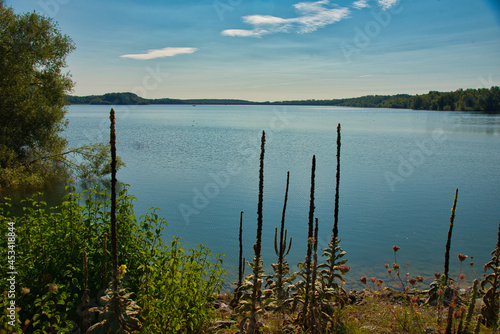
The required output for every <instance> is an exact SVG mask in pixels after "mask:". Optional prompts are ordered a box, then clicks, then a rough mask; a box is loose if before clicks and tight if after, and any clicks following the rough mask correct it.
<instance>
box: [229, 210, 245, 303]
mask: <svg viewBox="0 0 500 334" xmlns="http://www.w3.org/2000/svg"><path fill="white" fill-rule="evenodd" d="M243 213H244V212H243V211H241V212H240V232H239V242H240V245H239V246H240V253H239V263H238V283H236V289H235V290H234V297H233V299H232V300H231V306H233V308H234V307H236V306H237V305H238V303H239V301H240V298H241V294H242V291H241V286H242V284H243V277H244V275H245V258H244V257H243Z"/></svg>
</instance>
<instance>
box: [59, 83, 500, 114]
mask: <svg viewBox="0 0 500 334" xmlns="http://www.w3.org/2000/svg"><path fill="white" fill-rule="evenodd" d="M66 99H67V101H68V103H69V104H107V105H123V104H129V105H144V104H212V105H221V104H228V105H321V106H343V107H362V108H404V109H415V110H450V111H482V112H491V113H499V112H500V88H499V87H498V86H494V87H491V88H489V89H488V88H480V89H466V90H463V89H458V90H456V91H454V92H437V91H430V92H429V93H428V94H422V95H408V94H397V95H367V96H362V97H355V98H347V99H333V100H292V101H276V102H252V101H247V100H235V99H186V100H181V99H170V98H162V99H144V98H142V97H140V96H138V95H136V94H134V93H109V94H104V95H91V96H71V95H68V96H67V97H66Z"/></svg>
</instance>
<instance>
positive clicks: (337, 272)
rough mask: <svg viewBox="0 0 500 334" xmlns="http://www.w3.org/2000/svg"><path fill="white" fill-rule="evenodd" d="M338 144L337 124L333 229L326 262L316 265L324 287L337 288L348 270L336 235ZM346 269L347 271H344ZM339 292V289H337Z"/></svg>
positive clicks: (339, 143) (339, 133)
mask: <svg viewBox="0 0 500 334" xmlns="http://www.w3.org/2000/svg"><path fill="white" fill-rule="evenodd" d="M340 146H341V126H340V123H339V124H338V125H337V171H336V182H335V204H334V205H335V207H334V212H333V229H332V238H331V240H330V243H329V244H328V246H329V248H324V249H323V251H324V253H323V256H324V257H326V263H324V264H321V265H319V266H318V268H319V269H320V275H321V279H322V280H323V282H324V284H325V286H326V288H328V289H336V290H339V287H340V286H339V285H338V284H337V283H336V279H338V280H339V281H340V283H341V285H343V284H344V278H343V276H342V275H344V274H345V273H346V272H347V271H348V270H347V268H348V267H347V266H346V262H347V260H346V259H344V260H342V258H343V257H344V256H345V255H346V252H345V251H343V250H342V248H341V247H340V238H339V237H338V233H339V232H338V221H339V188H340ZM346 270H347V271H346ZM337 292H339V293H340V291H337Z"/></svg>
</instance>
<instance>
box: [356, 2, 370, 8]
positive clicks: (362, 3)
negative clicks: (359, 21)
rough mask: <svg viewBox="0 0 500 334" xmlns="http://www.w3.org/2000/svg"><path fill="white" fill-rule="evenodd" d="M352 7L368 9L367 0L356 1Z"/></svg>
mask: <svg viewBox="0 0 500 334" xmlns="http://www.w3.org/2000/svg"><path fill="white" fill-rule="evenodd" d="M352 6H353V7H354V8H356V9H363V8H366V7H370V5H369V4H368V0H358V1H356V2H354V3H353V4H352Z"/></svg>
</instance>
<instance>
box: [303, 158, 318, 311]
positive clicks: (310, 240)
mask: <svg viewBox="0 0 500 334" xmlns="http://www.w3.org/2000/svg"><path fill="white" fill-rule="evenodd" d="M315 173H316V156H315V155H313V158H312V167H311V193H310V199H309V221H308V232H307V255H306V263H305V265H306V291H305V293H306V295H305V298H304V314H305V313H306V312H307V309H308V306H309V293H310V287H311V257H312V248H313V247H312V246H313V243H314V238H313V226H314V208H315V207H314V181H315Z"/></svg>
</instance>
